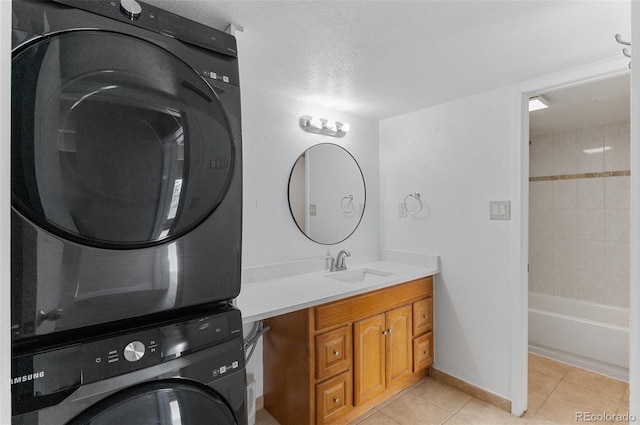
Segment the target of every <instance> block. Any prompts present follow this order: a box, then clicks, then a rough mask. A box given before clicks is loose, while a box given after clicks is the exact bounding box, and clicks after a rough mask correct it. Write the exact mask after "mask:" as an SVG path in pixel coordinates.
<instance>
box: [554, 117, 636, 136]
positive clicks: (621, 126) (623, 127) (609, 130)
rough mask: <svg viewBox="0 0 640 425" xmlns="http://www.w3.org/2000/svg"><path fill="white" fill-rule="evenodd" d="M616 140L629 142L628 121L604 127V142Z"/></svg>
mask: <svg viewBox="0 0 640 425" xmlns="http://www.w3.org/2000/svg"><path fill="white" fill-rule="evenodd" d="M547 137H548V136H547ZM616 139H625V140H631V122H630V121H624V122H616V123H610V124H605V125H604V140H616Z"/></svg>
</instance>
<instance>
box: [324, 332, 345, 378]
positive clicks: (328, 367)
mask: <svg viewBox="0 0 640 425" xmlns="http://www.w3.org/2000/svg"><path fill="white" fill-rule="evenodd" d="M350 367H351V326H344V327H342V328H339V329H336V330H334V331H331V332H327V333H323V334H321V335H318V336H316V379H317V380H318V381H322V380H323V379H326V378H328V377H330V376H333V375H335V374H337V373H340V372H342V371H345V370H347V369H349V368H350Z"/></svg>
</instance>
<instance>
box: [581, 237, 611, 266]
mask: <svg viewBox="0 0 640 425" xmlns="http://www.w3.org/2000/svg"><path fill="white" fill-rule="evenodd" d="M604 259H605V242H604V241H581V242H580V243H579V244H578V269H579V270H584V271H586V272H588V273H604V272H605V261H604Z"/></svg>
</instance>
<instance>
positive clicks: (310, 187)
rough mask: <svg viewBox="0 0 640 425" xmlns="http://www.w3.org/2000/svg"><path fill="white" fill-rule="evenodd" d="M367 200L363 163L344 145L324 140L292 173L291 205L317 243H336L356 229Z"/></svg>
mask: <svg viewBox="0 0 640 425" xmlns="http://www.w3.org/2000/svg"><path fill="white" fill-rule="evenodd" d="M365 201H366V190H365V183H364V177H363V175H362V170H361V169H360V166H359V165H358V163H357V162H356V160H355V159H354V158H353V156H352V155H351V154H350V153H349V152H348V151H347V150H346V149H344V148H342V147H341V146H338V145H334V144H332V143H321V144H318V145H314V146H312V147H310V148H309V149H307V150H306V151H305V152H303V153H302V155H300V156H299V157H298V160H297V161H296V163H295V164H294V165H293V169H292V170H291V175H290V176H289V208H290V209H291V215H292V216H293V219H294V220H295V222H296V224H297V225H298V228H299V229H300V230H301V231H302V233H304V234H305V235H306V236H307V237H308V238H309V239H311V240H312V241H314V242H317V243H321V244H325V245H332V244H337V243H339V242H342V241H344V240H345V239H347V238H348V237H349V236H351V234H352V233H353V232H354V231H355V230H356V228H357V227H358V224H360V220H361V219H362V213H363V212H364V206H365Z"/></svg>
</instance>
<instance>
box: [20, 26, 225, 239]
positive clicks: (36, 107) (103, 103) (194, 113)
mask: <svg viewBox="0 0 640 425" xmlns="http://www.w3.org/2000/svg"><path fill="white" fill-rule="evenodd" d="M11 98H12V109H11V115H12V118H11V119H12V127H11V149H12V178H11V185H12V195H13V196H12V203H13V206H14V207H15V208H16V210H17V211H18V212H20V214H22V215H23V216H25V217H26V218H27V219H29V220H30V221H32V222H33V223H35V224H36V225H38V226H39V227H41V228H43V229H45V230H46V231H48V232H50V233H53V234H56V235H57V236H59V237H62V238H64V239H66V240H71V241H74V242H78V243H81V244H84V245H89V246H96V247H102V248H138V247H144V246H151V245H155V244H158V243H162V242H166V241H168V240H170V239H174V238H176V237H178V236H180V235H182V234H184V233H186V232H188V231H189V230H191V229H193V228H194V227H195V226H197V225H198V224H199V223H201V222H202V221H203V220H204V219H205V218H206V217H207V216H208V215H209V214H211V212H212V211H213V210H214V209H215V208H216V207H217V206H218V205H219V203H220V202H221V201H222V199H223V198H224V195H225V193H226V191H227V189H228V187H229V183H230V181H231V177H232V174H233V163H234V141H233V137H232V135H231V134H232V133H231V130H230V125H229V120H228V118H227V115H226V113H225V111H224V108H223V107H222V105H221V103H220V100H219V99H218V97H217V95H216V94H215V92H214V91H213V90H212V89H211V87H210V86H209V85H208V84H207V82H206V81H205V80H204V79H203V78H202V77H201V76H200V75H199V74H198V73H197V72H196V71H195V70H193V69H192V68H191V67H190V66H188V65H187V64H186V63H185V62H183V61H182V60H181V59H180V58H178V57H177V56H175V55H173V54H171V53H169V52H168V51H166V50H164V49H162V48H160V47H158V46H157V45H155V44H152V43H149V42H147V41H144V40H141V39H139V38H136V37H133V36H129V35H124V34H120V33H115V32H109V31H98V30H78V31H69V32H63V33H56V34H52V35H49V36H46V37H42V38H39V39H36V40H35V41H32V42H30V43H27V44H26V45H24V46H21V47H19V48H17V49H16V50H15V51H14V52H13V62H12V96H11Z"/></svg>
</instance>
